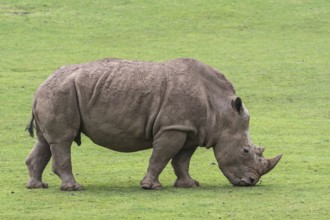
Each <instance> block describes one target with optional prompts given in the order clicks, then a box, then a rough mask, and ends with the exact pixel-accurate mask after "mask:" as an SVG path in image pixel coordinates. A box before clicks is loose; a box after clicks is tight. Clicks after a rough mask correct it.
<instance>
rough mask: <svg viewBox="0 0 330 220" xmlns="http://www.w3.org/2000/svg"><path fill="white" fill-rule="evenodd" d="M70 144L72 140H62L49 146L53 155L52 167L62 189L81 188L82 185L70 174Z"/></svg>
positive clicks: (73, 189) (72, 189)
mask: <svg viewBox="0 0 330 220" xmlns="http://www.w3.org/2000/svg"><path fill="white" fill-rule="evenodd" d="M71 144H72V142H63V143H58V144H51V146H50V149H51V152H52V156H53V166H52V169H53V172H54V173H55V174H56V175H57V176H59V177H60V178H61V180H62V184H61V187H60V188H61V190H63V191H75V190H82V186H81V185H79V184H78V183H77V182H76V180H75V178H74V176H73V174H72V164H71Z"/></svg>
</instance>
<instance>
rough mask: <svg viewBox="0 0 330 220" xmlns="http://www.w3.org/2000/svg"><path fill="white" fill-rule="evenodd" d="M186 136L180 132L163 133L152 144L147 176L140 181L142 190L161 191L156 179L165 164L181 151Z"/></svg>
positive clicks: (160, 185)
mask: <svg viewBox="0 0 330 220" xmlns="http://www.w3.org/2000/svg"><path fill="white" fill-rule="evenodd" d="M186 137H187V134H186V133H185V132H180V131H164V132H163V133H162V134H161V135H160V136H159V137H157V138H156V139H155V140H154V142H153V151H152V155H151V157H150V160H149V167H148V170H147V175H146V176H145V177H144V178H143V180H142V181H141V183H140V184H141V187H142V188H144V189H161V188H162V184H161V183H160V182H159V180H158V178H159V175H160V173H161V172H162V171H163V169H164V168H165V166H166V165H167V163H168V162H169V161H170V160H171V159H172V158H173V157H174V156H175V155H176V154H177V153H178V152H179V151H180V150H181V148H182V147H183V145H184V142H185V141H186Z"/></svg>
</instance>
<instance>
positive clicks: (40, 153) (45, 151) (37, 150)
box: [25, 135, 51, 189]
mask: <svg viewBox="0 0 330 220" xmlns="http://www.w3.org/2000/svg"><path fill="white" fill-rule="evenodd" d="M50 157H51V151H50V147H49V144H48V143H47V141H46V140H45V139H44V138H43V137H41V136H40V135H38V137H37V143H36V144H35V145H34V147H33V149H32V151H31V153H30V154H29V156H28V158H27V159H26V161H25V164H26V166H27V167H28V170H29V174H30V179H29V181H28V182H27V184H26V187H27V188H29V189H36V188H48V184H47V183H43V182H42V172H43V171H44V169H45V167H46V165H47V164H48V162H49V160H50Z"/></svg>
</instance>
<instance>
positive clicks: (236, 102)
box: [231, 97, 242, 113]
mask: <svg viewBox="0 0 330 220" xmlns="http://www.w3.org/2000/svg"><path fill="white" fill-rule="evenodd" d="M231 106H232V107H233V109H234V110H235V111H237V112H238V113H241V110H242V99H241V98H240V97H237V98H236V99H235V100H231Z"/></svg>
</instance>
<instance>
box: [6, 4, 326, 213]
mask: <svg viewBox="0 0 330 220" xmlns="http://www.w3.org/2000/svg"><path fill="white" fill-rule="evenodd" d="M329 39H330V2H329V1H327V0H315V1H309V0H279V1H262V0H247V1H224V0H221V1H218V0H206V1H204V0H188V1H176V0H169V1H150V0H138V1H130V0H122V1H119V0H113V1H106V0H99V1H87V0H76V1H69V0H63V1H55V0H50V1H45V0H25V1H22V0H11V1H6V0H1V1H0V219H328V218H329V215H330V208H329V207H330V206H329V204H330V98H329V96H330V62H329V61H330V40H329ZM105 57H113V58H121V59H131V60H145V61H165V60H170V59H173V58H177V57H190V58H195V59H198V60H200V61H202V62H204V63H206V64H208V65H211V66H213V67H214V68H216V69H218V70H220V71H221V72H222V73H224V74H225V75H226V76H227V78H228V79H229V80H230V81H231V82H232V83H233V84H234V86H235V88H236V91H237V95H239V96H240V97H241V98H242V99H243V101H244V103H245V105H246V106H247V108H248V109H249V111H250V114H251V121H250V134H251V137H252V139H253V141H254V143H255V144H257V145H263V146H265V147H266V152H265V153H264V154H265V156H267V157H272V156H275V155H277V154H279V153H282V154H283V158H282V160H281V161H280V163H279V164H278V166H277V167H276V168H275V169H274V170H273V171H271V172H270V173H269V174H267V175H265V176H263V177H262V180H261V182H260V183H258V185H257V186H256V187H247V188H242V187H233V186H231V185H230V183H229V182H228V180H227V179H226V178H225V177H224V176H223V175H222V174H221V172H220V170H219V169H218V167H217V165H216V159H215V158H214V156H213V152H212V150H206V149H204V148H200V149H198V150H197V151H196V153H195V155H194V156H193V158H192V161H191V167H190V172H191V174H192V176H193V177H194V178H195V179H197V180H199V182H200V183H201V187H199V188H192V189H179V188H174V187H173V182H174V180H175V175H174V173H173V170H172V168H171V166H170V165H169V166H167V167H166V168H165V170H164V171H163V173H162V174H161V176H160V181H161V182H162V183H163V186H164V188H163V189H162V190H159V191H146V190H142V189H141V188H140V186H139V182H140V180H141V179H142V177H143V176H144V175H145V173H146V168H147V165H148V160H149V156H150V154H151V150H146V151H141V152H137V153H129V154H127V153H126V154H125V153H118V152H114V151H110V150H108V149H105V148H102V147H98V146H96V145H95V144H93V143H92V142H91V141H90V140H89V139H88V138H86V137H83V140H82V141H83V144H82V146H81V147H77V146H76V145H75V144H74V145H73V148H72V154H73V155H72V158H73V159H72V160H73V169H74V174H75V176H76V178H77V180H78V181H79V183H81V184H82V185H83V186H84V188H85V190H84V191H79V192H62V191H60V190H59V185H60V179H59V178H58V177H57V176H56V175H54V174H53V173H52V171H51V164H49V165H48V166H47V168H46V169H45V172H44V175H43V179H44V180H45V182H47V183H48V184H49V189H42V190H28V189H26V188H25V184H26V181H27V180H28V172H27V169H26V167H25V163H24V161H25V158H26V157H27V155H28V154H29V152H30V150H31V148H32V147H33V144H34V142H35V139H33V138H30V137H29V136H28V134H27V133H26V132H25V131H24V129H25V127H26V125H27V123H28V121H29V119H30V116H31V105H32V99H33V95H34V92H35V91H36V89H37V88H38V86H39V85H40V84H41V83H42V82H43V81H44V80H45V79H46V78H47V76H48V75H49V74H51V73H52V71H54V70H55V69H56V68H58V67H59V66H62V65H65V64H72V63H81V62H87V61H93V60H97V59H101V58H105Z"/></svg>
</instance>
